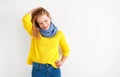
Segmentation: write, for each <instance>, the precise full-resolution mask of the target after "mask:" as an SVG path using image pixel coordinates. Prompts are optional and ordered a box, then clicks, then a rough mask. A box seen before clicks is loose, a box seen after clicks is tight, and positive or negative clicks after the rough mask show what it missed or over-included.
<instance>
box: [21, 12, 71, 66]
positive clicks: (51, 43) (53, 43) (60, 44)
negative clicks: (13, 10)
mask: <svg viewBox="0 0 120 77" xmlns="http://www.w3.org/2000/svg"><path fill="white" fill-rule="evenodd" d="M22 21H23V26H24V28H25V29H26V31H27V32H28V33H29V34H30V36H31V47H30V51H29V55H28V59H27V64H30V65H31V64H32V63H33V62H38V63H42V64H51V65H52V66H53V67H55V68H57V67H56V65H55V61H57V60H59V59H60V52H59V51H60V49H61V51H62V55H64V56H66V57H67V56H68V55H69V46H68V44H67V41H66V39H65V36H64V34H63V32H62V31H60V30H58V32H57V33H56V34H55V36H53V37H50V38H45V37H43V36H40V39H36V38H35V37H34V36H33V35H32V22H31V15H29V14H26V15H25V16H24V17H23V19H22ZM59 48H60V49H59Z"/></svg>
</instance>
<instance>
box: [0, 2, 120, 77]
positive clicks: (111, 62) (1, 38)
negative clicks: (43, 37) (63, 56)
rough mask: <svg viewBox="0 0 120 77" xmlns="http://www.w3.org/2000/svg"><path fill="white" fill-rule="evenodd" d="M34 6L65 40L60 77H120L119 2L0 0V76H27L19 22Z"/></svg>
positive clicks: (25, 47) (26, 40)
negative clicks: (47, 16)
mask: <svg viewBox="0 0 120 77" xmlns="http://www.w3.org/2000/svg"><path fill="white" fill-rule="evenodd" d="M38 6H43V7H44V8H46V9H47V10H48V11H49V12H50V13H51V15H52V18H53V22H54V23H55V24H56V25H57V26H58V27H59V28H60V29H62V30H63V32H64V33H65V36H66V39H67V40H68V43H69V46H70V49H71V52H70V55H69V58H68V59H67V60H66V62H65V63H64V65H63V66H62V67H61V70H62V77H120V56H119V55H120V0H0V77H31V66H29V65H26V59H27V55H28V52H29V46H30V37H29V35H28V34H27V32H26V31H25V29H24V28H23V25H22V21H21V19H22V17H23V16H24V14H25V13H26V12H28V11H29V10H31V9H32V8H35V7H38Z"/></svg>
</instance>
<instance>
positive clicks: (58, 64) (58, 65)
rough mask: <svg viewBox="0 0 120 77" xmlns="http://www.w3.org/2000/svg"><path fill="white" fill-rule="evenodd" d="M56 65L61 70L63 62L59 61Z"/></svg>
mask: <svg viewBox="0 0 120 77" xmlns="http://www.w3.org/2000/svg"><path fill="white" fill-rule="evenodd" d="M55 64H56V66H57V67H58V68H59V67H60V66H62V64H63V61H61V60H58V61H56V62H55Z"/></svg>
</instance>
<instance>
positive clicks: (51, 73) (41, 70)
mask: <svg viewBox="0 0 120 77" xmlns="http://www.w3.org/2000/svg"><path fill="white" fill-rule="evenodd" d="M32 77H61V72H60V68H54V67H52V66H51V65H50V64H40V63H36V62H33V66H32Z"/></svg>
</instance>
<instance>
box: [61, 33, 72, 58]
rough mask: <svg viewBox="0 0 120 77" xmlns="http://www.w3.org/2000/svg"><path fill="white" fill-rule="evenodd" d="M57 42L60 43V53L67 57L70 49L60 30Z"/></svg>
mask: <svg viewBox="0 0 120 77" xmlns="http://www.w3.org/2000/svg"><path fill="white" fill-rule="evenodd" d="M59 44H60V48H61V50H62V55H63V56H66V57H68V55H69V52H70V49H69V46H68V43H67V41H66V39H65V36H64V34H63V32H61V38H60V42H59Z"/></svg>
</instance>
